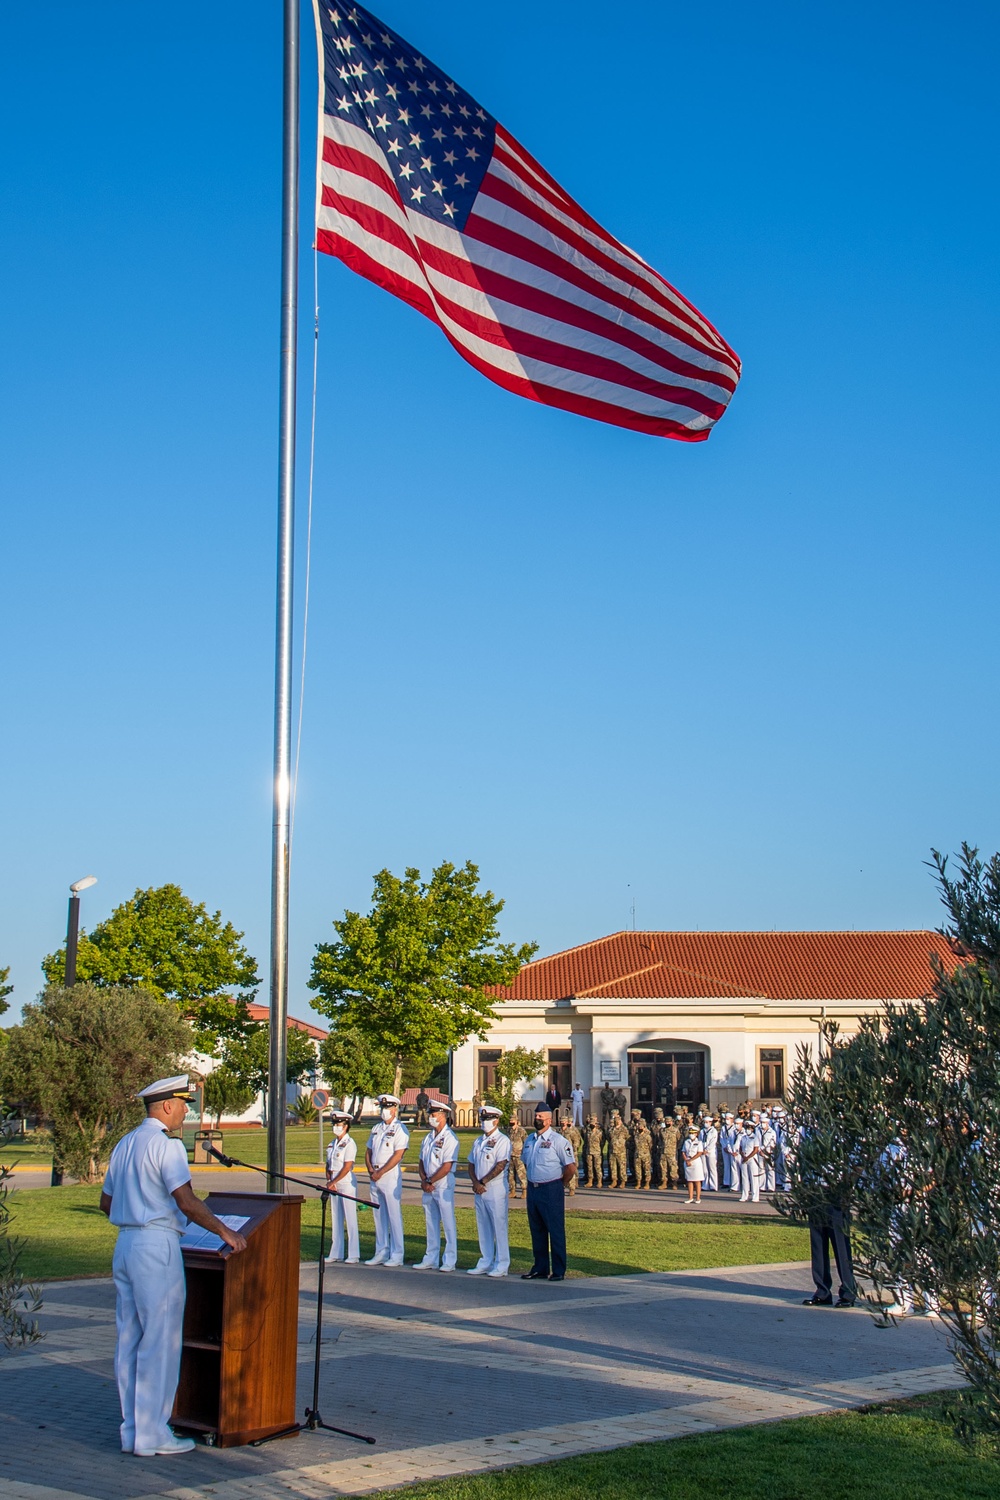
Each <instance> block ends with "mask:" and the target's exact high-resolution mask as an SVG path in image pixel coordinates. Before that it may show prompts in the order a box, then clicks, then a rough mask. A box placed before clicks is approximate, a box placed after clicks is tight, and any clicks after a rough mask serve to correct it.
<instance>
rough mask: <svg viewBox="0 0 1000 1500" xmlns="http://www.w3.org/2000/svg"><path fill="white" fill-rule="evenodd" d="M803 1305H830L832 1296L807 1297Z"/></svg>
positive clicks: (831, 1304)
mask: <svg viewBox="0 0 1000 1500" xmlns="http://www.w3.org/2000/svg"><path fill="white" fill-rule="evenodd" d="M802 1306H803V1307H832V1306H833V1298H832V1297H807V1298H806V1299H805V1301H804V1302H803V1304H802Z"/></svg>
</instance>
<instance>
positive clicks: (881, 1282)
mask: <svg viewBox="0 0 1000 1500" xmlns="http://www.w3.org/2000/svg"><path fill="white" fill-rule="evenodd" d="M947 863H948V862H947V860H945V859H944V858H942V857H941V856H940V855H939V854H937V852H936V851H935V853H934V867H935V869H936V872H937V879H938V884H939V888H940V890H941V894H942V897H943V900H944V904H945V908H946V910H947V913H948V918H949V920H948V922H947V924H946V925H945V926H944V927H943V928H942V929H941V931H942V933H943V935H944V936H945V937H947V938H948V939H949V940H950V942H951V945H952V948H953V951H954V953H955V957H956V960H957V963H956V965H954V966H952V965H949V966H947V967H946V966H944V965H942V964H941V963H939V962H938V961H937V960H936V959H935V960H933V961H932V962H933V968H934V974H933V984H932V986H930V987H929V988H930V993H929V994H928V995H927V997H926V998H925V999H924V1000H923V1001H922V1002H921V1003H919V1004H916V1005H901V1004H892V1003H889V1004H886V1005H885V1006H884V1008H883V1010H882V1013H881V1014H880V1015H877V1016H874V1017H869V1018H866V1019H865V1020H864V1021H863V1023H862V1026H861V1029H860V1031H859V1033H858V1035H857V1036H856V1037H853V1038H851V1039H849V1040H847V1041H842V1040H841V1039H840V1038H839V1037H838V1036H837V1035H836V1034H835V1033H834V1032H833V1031H828V1033H827V1038H826V1043H827V1045H826V1048H825V1056H824V1057H823V1058H822V1060H819V1059H816V1060H810V1059H807V1058H806V1057H805V1056H800V1060H799V1065H798V1067H797V1068H796V1070H795V1073H794V1075H793V1078H792V1080H791V1087H790V1091H789V1102H790V1105H791V1108H792V1111H793V1114H794V1116H795V1119H796V1122H797V1123H798V1124H800V1125H801V1126H803V1127H804V1134H803V1137H802V1139H801V1140H800V1142H799V1143H798V1145H797V1146H796V1148H795V1149H796V1161H795V1166H794V1170H793V1178H792V1184H793V1185H792V1192H791V1194H790V1195H788V1197H789V1201H787V1202H783V1201H782V1198H781V1197H779V1198H778V1199H777V1200H776V1202H777V1205H778V1206H779V1208H781V1209H782V1211H783V1212H785V1213H787V1214H788V1215H789V1216H791V1217H796V1218H800V1219H802V1218H807V1217H808V1214H809V1212H810V1210H811V1209H812V1208H813V1207H814V1206H815V1204H816V1202H817V1200H818V1199H819V1198H821V1196H822V1192H823V1189H824V1187H825V1186H826V1187H828V1188H829V1190H830V1192H829V1194H828V1197H829V1196H833V1197H836V1198H838V1199H839V1201H840V1202H841V1203H843V1204H844V1206H850V1208H851V1209H852V1212H853V1217H854V1224H855V1227H856V1260H857V1264H858V1267H859V1269H860V1270H861V1272H862V1273H863V1274H864V1275H865V1276H866V1277H868V1278H870V1279H871V1281H872V1283H873V1286H874V1293H873V1300H874V1301H875V1302H876V1303H878V1304H879V1306H881V1305H882V1293H883V1292H886V1293H888V1295H889V1298H890V1300H895V1297H896V1294H897V1293H898V1292H899V1291H900V1290H903V1289H906V1290H908V1291H909V1292H911V1293H913V1294H915V1295H916V1296H917V1297H918V1298H921V1299H923V1300H924V1301H925V1302H926V1303H927V1304H929V1305H931V1306H937V1307H939V1308H940V1313H941V1317H942V1319H943V1321H944V1323H945V1324H946V1326H947V1327H948V1329H949V1331H950V1333H951V1335H952V1347H953V1350H954V1353H955V1356H956V1359H957V1361H958V1364H959V1366H960V1367H961V1369H962V1371H963V1373H964V1374H965V1375H966V1377H967V1379H968V1380H969V1381H970V1382H971V1384H972V1385H973V1386H974V1387H975V1388H976V1389H977V1390H978V1391H979V1392H980V1393H981V1395H982V1397H983V1398H984V1400H983V1402H982V1405H981V1407H980V1410H984V1411H985V1412H986V1413H987V1414H988V1418H989V1420H990V1421H991V1423H992V1425H993V1426H994V1427H995V1428H1000V1300H998V1299H997V1297H996V1288H997V1286H998V1285H1000V855H994V856H993V857H992V859H990V860H989V861H988V862H984V861H983V860H981V859H980V858H979V853H978V850H976V849H974V848H970V847H969V846H968V845H963V846H962V851H961V854H960V856H959V861H958V865H959V868H958V875H957V878H955V879H952V877H951V876H950V874H949V872H948V868H947Z"/></svg>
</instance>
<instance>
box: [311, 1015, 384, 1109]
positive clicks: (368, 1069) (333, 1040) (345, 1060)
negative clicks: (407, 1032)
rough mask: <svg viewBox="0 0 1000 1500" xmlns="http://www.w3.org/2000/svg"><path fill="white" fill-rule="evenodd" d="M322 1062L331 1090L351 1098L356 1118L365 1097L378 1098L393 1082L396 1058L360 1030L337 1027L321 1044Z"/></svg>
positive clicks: (344, 1097) (324, 1075) (342, 1096)
mask: <svg viewBox="0 0 1000 1500" xmlns="http://www.w3.org/2000/svg"><path fill="white" fill-rule="evenodd" d="M319 1062H320V1069H321V1071H322V1073H323V1077H324V1079H325V1080H326V1084H327V1087H328V1088H329V1090H330V1092H331V1093H332V1094H337V1095H339V1096H340V1098H342V1099H349V1100H350V1101H351V1102H350V1105H349V1106H348V1107H349V1108H350V1111H351V1114H352V1115H353V1116H354V1118H355V1120H357V1119H358V1118H359V1116H360V1114H361V1110H362V1108H363V1106H364V1102H365V1099H366V1098H368V1099H377V1098H378V1096H379V1094H383V1093H385V1092H386V1091H387V1090H388V1089H390V1088H391V1086H392V1080H393V1075H394V1073H395V1068H396V1064H395V1060H394V1059H393V1056H392V1054H391V1053H390V1052H386V1051H385V1049H384V1048H381V1047H375V1046H373V1045H372V1043H371V1042H370V1041H369V1040H368V1038H367V1037H366V1036H364V1035H363V1034H362V1033H361V1032H359V1031H348V1030H347V1029H345V1028H343V1027H337V1028H336V1029H335V1030H334V1031H331V1032H330V1034H329V1035H328V1036H327V1037H326V1039H325V1040H324V1041H322V1042H320V1044H319Z"/></svg>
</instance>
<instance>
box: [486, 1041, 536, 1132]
mask: <svg viewBox="0 0 1000 1500" xmlns="http://www.w3.org/2000/svg"><path fill="white" fill-rule="evenodd" d="M544 1071H545V1053H544V1052H532V1051H530V1050H529V1049H528V1048H527V1047H511V1048H510V1049H509V1050H508V1051H506V1052H503V1053H501V1055H500V1060H499V1062H498V1063H497V1065H496V1083H495V1084H494V1085H493V1087H492V1088H488V1089H486V1090H484V1092H483V1103H484V1104H495V1105H496V1106H497V1108H498V1109H499V1110H501V1111H502V1112H503V1117H504V1119H505V1120H510V1119H512V1118H513V1115H514V1111H515V1109H516V1108H517V1085H518V1084H519V1083H531V1082H532V1081H533V1079H535V1078H537V1077H538V1075H539V1073H542V1072H544Z"/></svg>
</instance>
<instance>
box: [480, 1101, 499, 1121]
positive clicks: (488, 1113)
mask: <svg viewBox="0 0 1000 1500" xmlns="http://www.w3.org/2000/svg"><path fill="white" fill-rule="evenodd" d="M479 1118H480V1119H481V1120H499V1118H500V1111H499V1110H498V1109H497V1107H496V1105H495V1104H482V1105H480V1107H479Z"/></svg>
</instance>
